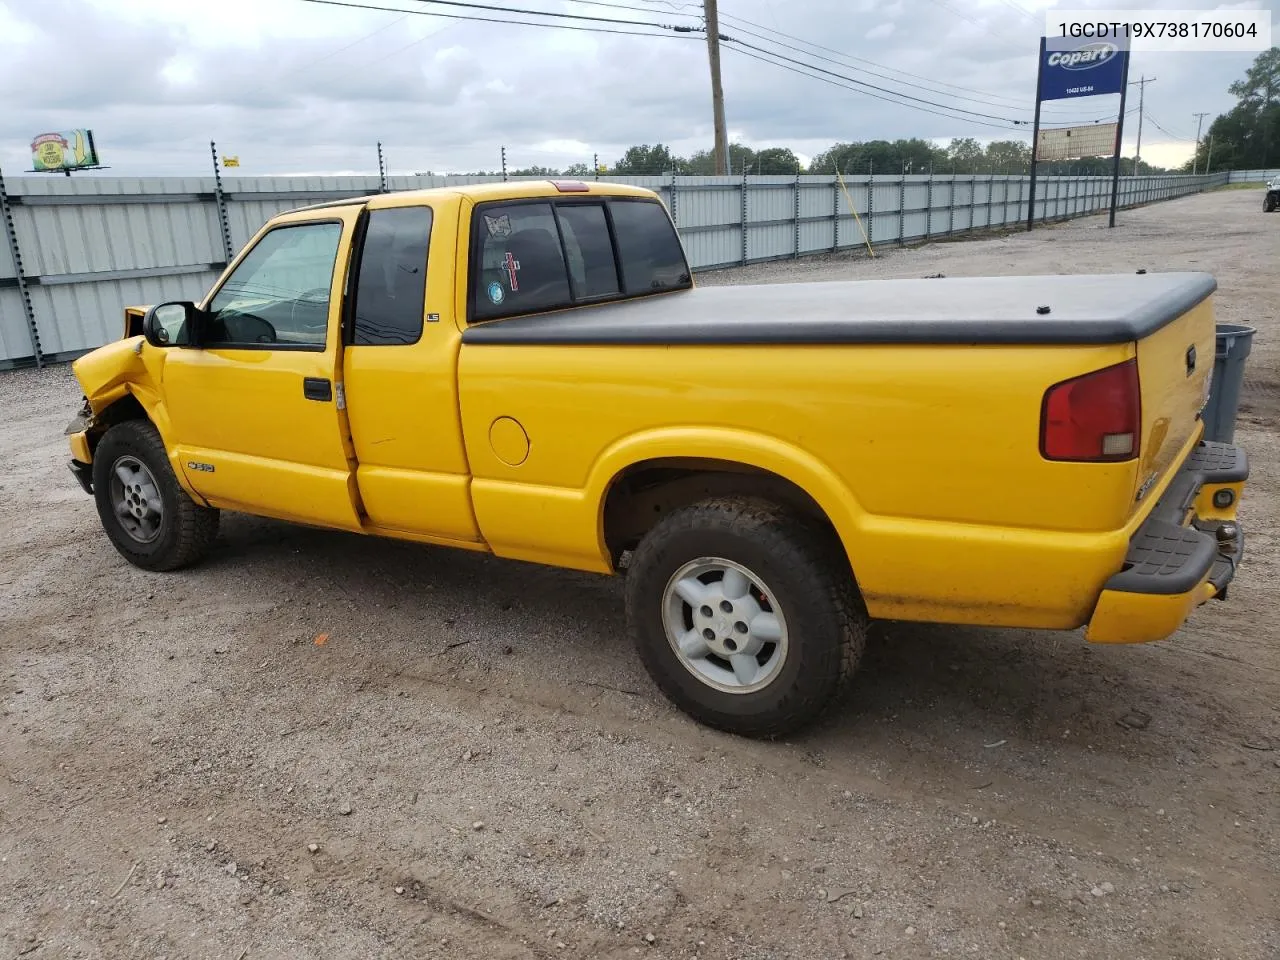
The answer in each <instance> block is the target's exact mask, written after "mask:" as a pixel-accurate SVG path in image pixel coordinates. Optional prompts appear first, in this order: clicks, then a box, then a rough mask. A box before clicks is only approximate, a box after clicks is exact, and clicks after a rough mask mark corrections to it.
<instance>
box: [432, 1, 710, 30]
mask: <svg viewBox="0 0 1280 960" xmlns="http://www.w3.org/2000/svg"><path fill="white" fill-rule="evenodd" d="M413 2H414V3H422V4H430V5H432V6H440V7H463V8H466V9H468V10H492V11H495V12H500V13H518V14H520V15H521V16H533V17H552V18H554V19H558V20H588V21H591V22H593V23H622V24H627V25H629V26H636V27H658V28H661V29H663V30H674V29H676V28H675V27H673V26H672V25H671V24H667V23H650V22H648V21H642V20H617V19H614V18H611V17H593V16H590V15H588V14H585V13H556V12H553V11H549V10H528V9H526V8H523V7H501V6H496V5H490V4H487V3H468V2H466V0H413ZM435 15H436V14H432V16H435ZM685 29H693V28H691V27H689V28H685Z"/></svg>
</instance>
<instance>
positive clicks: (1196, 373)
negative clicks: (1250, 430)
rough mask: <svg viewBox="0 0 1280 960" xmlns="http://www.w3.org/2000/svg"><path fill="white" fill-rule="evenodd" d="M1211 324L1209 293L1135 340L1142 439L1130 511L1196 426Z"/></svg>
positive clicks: (1205, 386)
mask: <svg viewBox="0 0 1280 960" xmlns="http://www.w3.org/2000/svg"><path fill="white" fill-rule="evenodd" d="M1214 339H1215V323H1214V318H1213V297H1212V296H1209V297H1207V298H1205V299H1204V300H1202V301H1201V302H1200V303H1198V304H1197V305H1196V306H1194V307H1192V308H1191V309H1189V310H1188V311H1187V312H1186V313H1184V314H1182V315H1181V316H1180V317H1178V318H1177V319H1176V320H1174V321H1173V322H1171V323H1168V324H1165V325H1164V326H1163V327H1161V328H1160V329H1158V330H1156V331H1154V332H1153V333H1151V334H1150V335H1148V336H1146V337H1144V338H1142V339H1141V340H1139V341H1138V382H1139V384H1140V389H1141V393H1142V443H1141V446H1140V447H1139V450H1140V460H1139V469H1138V476H1137V488H1136V489H1135V491H1134V493H1135V500H1134V503H1133V510H1134V511H1136V510H1138V509H1140V508H1142V507H1145V506H1147V497H1146V493H1147V491H1149V490H1150V489H1151V488H1152V487H1153V486H1155V485H1156V484H1157V483H1158V482H1159V481H1160V479H1161V478H1162V477H1164V476H1165V475H1166V474H1168V473H1169V472H1171V471H1172V470H1174V469H1176V468H1177V467H1178V466H1179V464H1178V463H1177V462H1175V461H1176V460H1177V458H1178V453H1179V451H1181V450H1182V449H1183V448H1184V447H1185V446H1186V443H1187V441H1188V440H1189V439H1190V438H1191V435H1192V434H1193V433H1195V432H1197V431H1199V430H1200V411H1201V410H1202V409H1203V408H1204V405H1205V401H1206V399H1207V398H1208V395H1209V386H1210V383H1211V379H1212V374H1213V358H1214Z"/></svg>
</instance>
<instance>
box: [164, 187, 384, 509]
mask: <svg viewBox="0 0 1280 960" xmlns="http://www.w3.org/2000/svg"><path fill="white" fill-rule="evenodd" d="M359 212H360V207H359V206H354V205H353V206H351V207H337V208H332V209H325V210H312V211H305V212H300V213H298V214H296V215H295V216H293V217H290V218H287V219H285V220H282V221H280V222H277V223H276V224H273V225H272V226H271V228H270V229H269V230H266V231H265V232H263V233H262V234H260V235H259V236H258V237H257V238H256V239H255V241H254V242H253V243H252V244H251V245H250V247H249V248H248V249H247V250H246V251H245V252H244V253H242V254H241V256H240V257H239V258H238V260H237V262H236V263H235V265H234V268H233V269H232V270H231V271H230V272H229V273H228V274H227V276H226V277H225V279H224V280H223V282H222V283H221V284H220V285H219V286H218V287H216V288H215V289H214V290H213V291H212V293H211V294H210V296H209V297H208V298H207V299H206V301H205V303H204V304H203V307H204V309H205V312H206V318H205V321H204V327H203V331H202V334H201V341H200V345H199V346H198V347H196V348H179V349H173V350H169V351H167V355H166V361H165V367H164V394H165V397H164V399H165V406H166V408H167V410H168V414H169V418H170V421H171V424H172V433H171V436H173V437H174V438H175V439H176V443H177V448H178V453H179V456H180V458H181V463H182V467H183V469H184V470H185V472H186V475H187V477H188V478H189V480H190V482H191V485H192V487H193V488H194V489H195V490H196V491H198V492H199V493H200V494H201V495H202V496H204V497H205V498H206V499H207V500H208V501H209V502H210V503H211V504H213V505H215V506H219V507H224V508H228V509H232V510H235V509H243V510H245V511H246V512H250V513H258V514H265V515H269V516H276V517H280V518H282V519H286V520H295V521H301V522H307V523H318V524H322V525H324V526H333V527H344V528H348V529H360V527H361V522H360V517H359V513H358V510H357V505H356V501H355V498H354V497H353V493H354V489H353V486H354V485H353V482H352V473H353V469H354V463H353V460H352V453H351V449H350V442H349V439H348V435H347V429H346V415H345V412H344V409H343V406H344V405H343V403H342V389H341V380H340V373H341V362H342V359H341V358H342V338H341V319H342V318H341V311H342V302H343V290H344V286H345V282H346V261H347V256H346V251H348V250H349V249H350V243H351V238H352V235H353V233H354V229H355V225H356V222H357V219H358V216H359Z"/></svg>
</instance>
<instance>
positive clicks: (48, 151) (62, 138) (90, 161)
mask: <svg viewBox="0 0 1280 960" xmlns="http://www.w3.org/2000/svg"><path fill="white" fill-rule="evenodd" d="M99 165H100V164H99V161H98V150H97V148H96V147H95V146H94V143H93V131H92V130H65V131H61V132H58V133H42V134H39V135H38V136H36V137H35V138H34V139H33V140H32V141H31V169H32V170H33V171H34V172H36V173H61V172H62V171H64V170H83V169H85V168H86V167H96V166H99Z"/></svg>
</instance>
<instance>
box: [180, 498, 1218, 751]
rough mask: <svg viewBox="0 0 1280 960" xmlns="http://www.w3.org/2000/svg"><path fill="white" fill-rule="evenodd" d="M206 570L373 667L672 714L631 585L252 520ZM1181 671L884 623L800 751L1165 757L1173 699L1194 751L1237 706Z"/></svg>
mask: <svg viewBox="0 0 1280 960" xmlns="http://www.w3.org/2000/svg"><path fill="white" fill-rule="evenodd" d="M202 569H203V570H205V571H207V574H206V575H209V576H213V577H234V578H235V579H236V580H237V581H238V582H243V578H244V577H245V575H246V573H247V574H248V575H249V576H250V577H251V579H252V580H253V581H254V582H255V583H257V584H260V585H263V588H264V589H266V590H268V591H269V592H270V593H272V594H275V595H281V591H285V593H284V594H283V595H287V596H290V597H292V598H295V601H296V600H297V599H305V600H306V602H307V605H308V607H309V608H310V610H311V611H312V613H313V615H314V617H315V622H316V624H317V629H320V628H321V627H323V628H324V629H329V630H334V631H341V630H343V629H346V630H350V631H352V632H354V633H356V634H358V635H360V636H362V637H363V638H365V642H366V647H365V650H364V653H365V654H366V655H368V656H373V657H377V656H379V655H380V654H379V651H378V641H379V639H380V638H382V639H401V640H411V641H412V642H415V643H421V644H422V647H423V654H424V655H434V654H437V653H439V652H440V651H442V650H445V649H451V648H452V647H454V646H458V647H461V646H465V655H466V656H467V657H469V658H473V659H476V658H479V659H487V660H489V661H490V663H491V665H492V666H493V669H494V670H498V671H501V670H503V669H504V667H503V664H504V663H512V662H513V661H511V660H508V659H506V658H505V657H502V656H500V655H501V654H502V653H504V652H505V648H506V647H509V646H513V647H514V648H515V650H516V652H517V653H521V654H525V655H526V656H523V657H520V658H518V659H519V661H520V663H519V666H518V668H516V667H512V668H511V669H513V670H515V669H518V670H519V671H520V673H521V678H522V679H528V677H529V671H530V670H533V671H534V674H535V675H537V677H538V679H539V680H541V681H543V682H545V683H546V684H547V685H551V686H555V685H559V686H562V687H563V686H573V685H575V684H593V683H594V684H601V685H609V686H616V687H624V688H627V689H630V690H633V691H637V692H638V693H640V694H641V695H642V696H643V697H645V698H648V699H649V700H651V702H652V704H653V705H654V706H655V708H656V709H659V710H662V709H666V708H667V704H666V701H665V700H664V699H663V698H662V695H661V694H660V693H659V692H658V690H657V688H656V687H655V686H654V685H653V684H652V682H651V681H650V680H649V678H648V676H647V674H646V673H645V672H644V670H643V668H642V667H641V665H640V663H639V660H638V658H637V657H636V656H635V654H634V652H633V651H632V649H631V647H630V644H629V641H628V640H627V636H626V624H625V616H624V610H623V596H622V594H623V580H622V578H621V577H604V576H598V575H594V574H587V573H576V572H573V571H566V570H562V569H558V568H553V567H544V566H540V565H536V564H530V563H521V562H515V561H509V560H501V559H498V558H495V557H492V556H489V555H486V554H479V553H469V552H465V551H460V550H453V549H448V548H439V547H432V546H423V545H418V544H412V543H404V542H398V541H390V540H382V539H372V538H367V537H362V536H359V535H356V534H345V533H335V532H332V531H326V530H317V529H312V528H305V527H299V526H294V525H288V524H283V523H276V522H274V521H268V520H261V519H257V518H252V517H245V516H240V515H228V516H226V517H225V518H224V526H223V533H222V535H221V536H220V538H219V544H218V547H217V548H216V550H215V552H214V554H213V555H212V556H211V557H210V558H209V559H208V561H206V563H205V564H204V565H203V567H202ZM1187 629H1188V630H1189V629H1191V628H1187ZM1178 673H1179V670H1178V669H1177V668H1176V667H1175V665H1174V664H1172V663H1170V658H1167V657H1163V658H1162V657H1161V656H1159V655H1158V654H1157V653H1156V652H1155V651H1154V650H1153V649H1152V648H1151V647H1149V646H1148V647H1145V648H1099V647H1092V646H1090V645H1088V644H1086V643H1085V642H1084V640H1083V638H1082V636H1081V635H1080V633H1079V632H1078V631H1077V632H1071V633H1065V632H1064V633H1054V632H1042V631H1026V630H999V629H986V628H966V627H953V626H943V625H930V624H908V623H894V622H884V621H881V622H877V623H875V624H873V626H872V631H871V636H870V638H869V641H868V646H867V651H866V654H865V656H864V658H863V664H862V668H861V670H860V673H859V675H858V676H857V678H856V679H855V681H854V683H853V685H852V688H851V690H850V692H849V694H848V696H847V697H846V699H845V700H844V702H842V703H841V704H840V705H839V706H837V707H836V709H834V710H833V711H832V712H831V713H830V714H829V715H828V717H827V718H826V719H825V720H824V721H822V722H821V723H820V724H819V725H817V726H816V727H815V728H813V729H812V730H810V731H807V732H805V733H803V734H800V735H797V736H796V737H793V738H790V740H789V742H790V743H792V744H795V745H802V746H803V747H804V748H805V749H822V750H838V751H840V752H843V753H848V752H851V751H852V752H854V753H856V752H858V751H859V750H862V749H866V748H868V747H871V746H872V745H873V744H876V743H880V745H881V747H883V748H884V749H886V750H888V749H890V748H891V746H892V745H893V744H897V745H898V746H902V745H904V744H905V745H907V746H909V747H913V748H918V749H925V750H928V751H931V752H936V753H940V754H948V755H950V754H956V755H959V754H960V753H964V752H972V750H973V748H974V745H975V744H977V745H978V747H980V748H981V747H985V745H986V744H989V743H994V742H997V741H1000V740H1006V741H1007V740H1011V739H1013V738H1017V739H1018V740H1021V741H1025V742H1030V743H1032V744H1040V745H1045V746H1056V747H1061V746H1064V745H1072V744H1078V745H1081V746H1084V745H1088V746H1089V747H1090V748H1096V747H1106V746H1108V745H1113V746H1117V747H1120V746H1126V745H1129V746H1132V745H1134V744H1135V741H1137V740H1138V739H1139V738H1141V739H1142V740H1143V741H1144V742H1145V744H1146V745H1145V746H1144V747H1142V749H1144V750H1155V751H1156V752H1168V751H1169V750H1170V749H1171V745H1170V744H1169V743H1168V741H1167V739H1165V738H1164V737H1162V736H1157V735H1155V734H1156V731H1157V730H1159V729H1160V728H1161V726H1162V725H1161V723H1160V719H1161V717H1162V716H1164V714H1165V713H1167V712H1168V710H1167V709H1166V708H1167V707H1168V705H1169V703H1170V701H1171V699H1173V698H1176V699H1177V700H1178V713H1179V717H1178V723H1179V724H1181V725H1182V727H1181V728H1180V729H1179V730H1178V731H1177V733H1176V737H1177V739H1178V740H1179V741H1181V742H1182V743H1183V744H1184V745H1185V744H1186V743H1187V741H1188V738H1189V737H1193V736H1194V733H1195V728H1196V726H1197V724H1195V723H1189V722H1188V721H1189V720H1193V719H1194V716H1195V714H1196V713H1201V714H1206V713H1208V712H1210V711H1211V710H1221V709H1223V708H1224V705H1223V704H1222V703H1206V702H1205V701H1204V698H1205V697H1206V696H1207V694H1206V693H1205V691H1204V690H1203V689H1201V690H1198V691H1197V689H1196V684H1195V680H1194V677H1193V674H1192V673H1190V672H1187V673H1186V677H1187V678H1188V679H1187V681H1186V683H1185V684H1182V683H1180V682H1179V677H1178ZM1197 700H1199V705H1200V707H1201V708H1202V709H1200V710H1197V709H1196V702H1195V701H1197ZM1226 709H1227V710H1228V711H1229V712H1230V708H1229V706H1227V707H1226ZM1205 719H1206V722H1207V719H1208V718H1207V717H1206V718H1205ZM690 723H692V721H690ZM1169 726H1170V727H1171V726H1173V724H1172V723H1170V724H1169ZM1149 727H1150V728H1151V729H1148V728H1149ZM1166 732H1167V733H1169V735H1173V731H1171V730H1169V731H1166ZM873 749H874V747H873Z"/></svg>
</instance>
